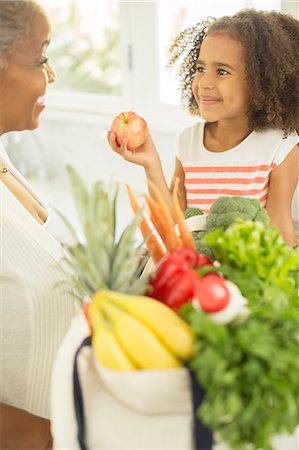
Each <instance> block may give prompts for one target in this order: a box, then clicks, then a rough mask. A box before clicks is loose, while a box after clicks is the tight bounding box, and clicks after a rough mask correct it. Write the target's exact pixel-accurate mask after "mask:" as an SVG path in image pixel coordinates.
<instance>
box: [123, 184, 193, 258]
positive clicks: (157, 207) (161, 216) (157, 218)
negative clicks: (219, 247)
mask: <svg viewBox="0 0 299 450" xmlns="http://www.w3.org/2000/svg"><path fill="white" fill-rule="evenodd" d="M149 185H150V187H151V189H152V191H153V193H154V195H155V199H153V198H151V197H150V196H148V195H145V199H146V203H147V206H148V208H149V217H150V220H151V222H152V224H153V225H154V227H155V229H156V231H157V232H158V234H159V236H160V237H161V240H162V242H163V244H164V246H165V249H166V251H165V250H164V249H163V248H162V246H161V245H160V243H159V241H158V239H157V238H156V236H155V235H154V234H153V233H152V231H151V229H150V226H149V224H148V223H147V221H146V219H145V217H144V216H143V217H142V219H141V222H140V230H141V233H142V235H143V237H144V238H145V239H146V246H147V248H148V250H149V252H150V253H151V255H152V258H153V260H154V262H155V263H157V262H158V261H159V260H160V259H161V258H162V257H163V256H164V255H165V254H166V253H170V252H172V251H173V250H175V249H177V248H181V247H187V248H192V249H194V250H195V249H196V247H195V243H194V241H193V238H192V235H191V233H190V232H189V230H188V228H187V226H186V224H185V219H184V215H183V212H182V210H181V208H180V204H179V200H178V186H179V179H178V178H176V179H175V182H174V188H173V191H172V209H173V214H174V217H173V216H172V214H171V211H170V210H169V208H168V206H167V204H166V202H165V200H164V199H163V196H162V195H161V193H160V191H159V189H158V188H157V186H156V185H155V184H154V183H153V182H151V181H149ZM126 187H127V190H128V194H129V199H130V203H131V207H132V209H133V211H134V213H135V214H137V212H138V211H139V210H140V206H139V204H138V203H137V200H136V198H135V197H134V195H133V192H132V190H131V188H130V187H129V186H128V185H127V186H126ZM175 222H176V223H177V225H178V228H179V233H180V236H177V234H176V232H175Z"/></svg>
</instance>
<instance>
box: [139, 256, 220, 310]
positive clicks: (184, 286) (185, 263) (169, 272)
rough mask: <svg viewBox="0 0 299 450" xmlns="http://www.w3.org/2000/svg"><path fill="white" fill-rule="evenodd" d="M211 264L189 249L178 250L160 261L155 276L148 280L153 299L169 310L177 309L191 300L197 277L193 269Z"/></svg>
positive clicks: (207, 258)
mask: <svg viewBox="0 0 299 450" xmlns="http://www.w3.org/2000/svg"><path fill="white" fill-rule="evenodd" d="M207 264H212V261H211V259H210V258H209V257H208V256H206V255H199V254H198V253H197V252H196V251H195V250H193V249H191V248H179V249H176V250H174V251H173V252H171V253H169V254H168V255H167V256H166V257H165V258H163V259H162V260H161V263H160V264H159V266H158V268H157V270H156V273H155V275H154V276H153V278H152V279H151V280H150V284H151V288H152V289H151V290H150V291H149V292H148V295H150V296H151V297H153V298H156V299H157V300H161V301H162V302H164V303H166V304H167V305H168V306H170V307H171V308H179V307H180V306H181V305H182V304H184V303H186V302H188V301H191V300H192V298H193V290H194V284H195V283H196V282H198V281H199V279H200V278H199V275H197V273H196V272H195V271H193V270H192V269H193V268H199V267H203V266H204V265H207Z"/></svg>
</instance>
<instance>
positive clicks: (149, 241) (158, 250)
mask: <svg viewBox="0 0 299 450" xmlns="http://www.w3.org/2000/svg"><path fill="white" fill-rule="evenodd" d="M126 188H127V191H128V194H129V199H130V204H131V207H132V209H133V211H134V213H135V214H137V213H138V211H139V210H140V206H139V205H138V203H137V201H136V198H135V197H134V194H133V192H132V190H131V188H130V186H129V185H127V184H126ZM139 228H140V231H141V233H142V235H143V237H144V238H145V239H146V241H145V244H146V247H147V249H148V251H149V252H150V253H151V256H152V258H153V260H154V262H155V263H157V262H158V261H160V259H161V258H162V257H163V256H164V255H165V252H164V250H163V249H162V247H161V245H160V244H159V242H158V239H157V238H156V236H155V235H154V234H153V232H152V231H151V229H150V227H149V225H148V223H147V221H146V220H145V218H144V216H142V218H141V221H140V226H139Z"/></svg>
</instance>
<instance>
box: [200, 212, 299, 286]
mask: <svg viewBox="0 0 299 450" xmlns="http://www.w3.org/2000/svg"><path fill="white" fill-rule="evenodd" d="M202 243H203V244H204V245H208V246H210V247H211V248H212V250H213V253H214V255H215V257H216V259H217V260H218V261H219V262H220V263H221V264H222V266H228V267H230V268H231V269H239V271H240V272H242V271H243V272H246V271H247V272H248V271H249V272H250V273H251V272H252V273H256V274H257V276H258V278H259V279H260V280H261V281H262V282H263V283H265V284H267V283H274V284H276V285H277V286H279V287H281V288H282V289H285V291H286V292H289V289H290V288H292V287H293V286H294V285H295V277H294V273H295V272H297V273H298V252H296V251H295V250H294V249H292V248H291V247H289V246H288V245H287V244H286V243H285V242H284V241H283V239H282V237H281V235H280V234H279V231H278V230H277V229H276V228H274V227H265V226H264V225H263V224H262V223H261V222H251V221H242V220H240V219H239V220H238V221H237V222H236V223H234V224H232V225H231V226H230V227H228V228H227V229H226V230H221V229H217V230H215V231H213V232H210V233H208V234H206V236H205V237H204V238H203V241H202ZM232 281H233V280H232ZM243 295H244V294H243Z"/></svg>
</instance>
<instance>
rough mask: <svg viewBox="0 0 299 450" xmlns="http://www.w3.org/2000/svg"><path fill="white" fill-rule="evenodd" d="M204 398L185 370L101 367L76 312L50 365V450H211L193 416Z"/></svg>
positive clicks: (208, 435)
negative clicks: (51, 437)
mask: <svg viewBox="0 0 299 450" xmlns="http://www.w3.org/2000/svg"><path fill="white" fill-rule="evenodd" d="M203 395H204V393H203V391H202V390H201V389H200V387H199V386H198V385H197V383H196V382H195V380H194V379H193V376H192V375H191V374H190V371H189V370H188V369H187V368H185V367H181V368H176V369H167V370H136V371H130V372H120V371H115V370H111V369H108V368H106V367H104V366H103V365H101V364H100V363H99V362H98V361H97V360H96V359H95V357H94V355H93V351H92V349H91V347H90V330H89V326H88V324H87V322H86V319H85V317H84V315H83V313H82V314H79V315H78V316H77V317H76V318H74V319H73V322H72V324H71V327H70V329H69V331H68V333H67V335H66V337H65V339H64V341H63V343H62V345H61V347H60V349H59V352H58V355H57V359H56V362H55V365H54V371H53V378H52V395H51V403H52V404H51V421H52V434H53V438H54V448H55V449H82V450H85V449H86V450H87V449H89V450H93V449H105V450H108V449H111V450H112V449H113V450H158V449H159V450H161V449H165V450H166V449H167V450H175V449H176V450H192V449H196V450H210V449H211V448H212V434H211V432H210V430H208V429H207V428H206V427H205V426H204V425H203V424H202V423H201V422H200V421H199V420H198V419H197V418H196V417H195V410H196V408H197V407H198V405H199V404H200V402H201V400H202V398H203Z"/></svg>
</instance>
